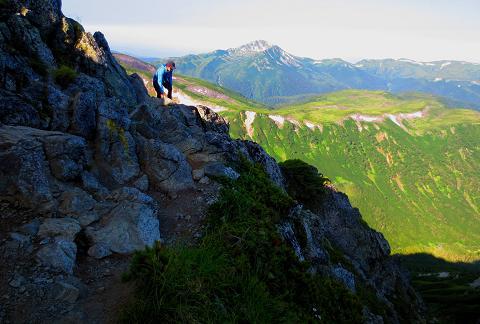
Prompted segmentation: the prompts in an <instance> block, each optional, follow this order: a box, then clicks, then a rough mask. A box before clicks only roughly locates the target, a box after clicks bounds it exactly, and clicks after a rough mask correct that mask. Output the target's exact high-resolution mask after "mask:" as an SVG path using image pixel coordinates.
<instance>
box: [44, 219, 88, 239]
mask: <svg viewBox="0 0 480 324" xmlns="http://www.w3.org/2000/svg"><path fill="white" fill-rule="evenodd" d="M80 230H81V227H80V224H79V222H78V221H77V220H75V219H73V218H47V219H45V220H44V221H43V223H42V224H41V225H40V228H39V231H38V234H37V235H38V236H39V237H40V238H46V237H58V238H62V239H65V240H67V241H73V240H74V239H75V236H76V235H77V234H78V233H79V232H80Z"/></svg>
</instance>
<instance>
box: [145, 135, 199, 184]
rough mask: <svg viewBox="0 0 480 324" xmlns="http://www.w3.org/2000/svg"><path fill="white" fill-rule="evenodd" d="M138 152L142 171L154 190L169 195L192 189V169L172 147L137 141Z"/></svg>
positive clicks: (151, 141) (156, 142)
mask: <svg viewBox="0 0 480 324" xmlns="http://www.w3.org/2000/svg"><path fill="white" fill-rule="evenodd" d="M139 151H140V162H141V165H142V170H143V171H144V172H145V173H146V174H147V175H148V178H149V179H150V184H151V185H152V186H153V187H154V188H157V189H158V190H161V191H163V192H168V193H169V192H178V191H181V190H185V189H189V188H192V187H193V185H194V183H193V179H192V168H191V167H190V165H189V164H188V162H187V160H186V159H185V156H184V155H183V154H182V153H181V152H180V151H179V150H178V149H177V148H176V147H175V146H174V145H171V144H166V143H162V142H161V141H158V140H153V139H151V140H145V139H139Z"/></svg>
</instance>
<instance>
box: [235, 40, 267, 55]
mask: <svg viewBox="0 0 480 324" xmlns="http://www.w3.org/2000/svg"><path fill="white" fill-rule="evenodd" d="M272 47H273V45H272V44H270V43H269V42H267V41H265V40H255V41H253V42H250V43H248V44H245V45H242V46H240V47H237V48H231V49H230V50H229V52H230V53H235V54H254V53H260V52H264V51H266V50H268V49H270V48H272Z"/></svg>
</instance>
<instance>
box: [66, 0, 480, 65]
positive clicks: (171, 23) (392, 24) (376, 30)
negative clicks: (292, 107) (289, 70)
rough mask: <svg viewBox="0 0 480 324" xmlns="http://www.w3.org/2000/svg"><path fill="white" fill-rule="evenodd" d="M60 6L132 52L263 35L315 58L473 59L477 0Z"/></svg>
mask: <svg viewBox="0 0 480 324" xmlns="http://www.w3.org/2000/svg"><path fill="white" fill-rule="evenodd" d="M63 10H64V13H65V14H66V15H67V16H69V17H72V18H74V19H76V20H79V21H80V22H81V23H82V24H83V25H84V26H85V27H86V29H87V30H88V31H92V32H94V31H96V30H100V31H102V32H103V33H104V34H105V35H106V37H107V40H108V41H109V43H110V45H111V47H112V48H113V49H115V50H119V51H126V52H129V53H131V54H135V55H139V56H150V57H158V56H176V55H185V54H189V53H201V52H208V51H211V50H215V49H225V48H230V47H236V46H239V45H242V44H244V43H247V42H249V41H252V40H255V39H265V40H267V41H269V42H271V43H273V44H276V45H279V46H281V47H282V48H284V49H285V50H287V51H289V52H291V53H292V54H295V55H299V56H307V57H312V58H316V59H322V58H332V57H341V58H344V59H347V60H350V61H355V60H358V59H362V58H387V57H391V58H410V59H414V60H419V61H430V60H440V59H456V60H466V61H472V62H480V19H479V18H480V1H479V0H459V1H451V0H450V1H446V0H397V1H393V0H361V1H359V0H336V1H333V0H332V1H325V0H295V1H292V0H264V1H261V0H242V1H239V0H235V1H233V0H210V1H201V0H197V1H195V0H176V1H170V2H167V1H156V0H134V1H132V0H127V1H123V0H121V1H119V0H117V1H114V0H101V1H98V0H63Z"/></svg>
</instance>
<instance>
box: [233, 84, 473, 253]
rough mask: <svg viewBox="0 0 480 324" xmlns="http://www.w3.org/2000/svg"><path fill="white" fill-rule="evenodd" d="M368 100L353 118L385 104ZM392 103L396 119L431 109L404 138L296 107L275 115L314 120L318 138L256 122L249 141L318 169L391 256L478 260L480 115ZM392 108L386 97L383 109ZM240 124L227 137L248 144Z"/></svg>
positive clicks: (389, 125) (238, 119)
mask: <svg viewBox="0 0 480 324" xmlns="http://www.w3.org/2000/svg"><path fill="white" fill-rule="evenodd" d="M343 94H345V93H343ZM343 94H342V93H336V94H334V96H340V98H339V99H340V100H339V102H341V105H342V106H346V107H347V110H346V111H348V112H352V111H354V110H355V104H354V103H352V104H350V105H349V104H348V100H349V99H348V98H345V96H343ZM370 94H371V95H375V96H377V98H375V99H374V100H372V105H371V106H368V105H363V103H362V102H361V101H360V105H359V109H358V110H357V112H358V111H361V112H363V113H365V112H364V111H367V113H366V114H369V115H375V114H380V113H383V112H384V111H385V106H386V105H387V104H381V105H379V103H380V102H379V101H378V100H379V98H378V96H380V97H381V96H383V94H378V93H377V94H372V93H370ZM353 100H355V99H353ZM399 100H401V99H395V100H394V102H393V103H392V104H391V106H390V107H392V110H393V111H395V112H412V111H418V110H419V109H421V108H422V107H426V106H429V107H430V113H429V116H428V117H426V118H423V119H415V120H411V121H404V122H403V123H404V125H405V126H406V127H407V129H409V132H408V133H407V132H406V131H405V130H403V129H402V128H400V127H398V126H397V125H395V124H394V123H393V122H392V121H390V120H387V121H385V122H382V123H377V124H372V123H362V125H363V130H362V131H361V132H360V131H359V130H358V128H357V125H356V124H355V122H354V121H352V120H346V121H344V122H343V123H342V125H339V124H337V123H335V121H339V120H341V119H342V118H343V117H344V116H345V114H346V112H345V110H343V111H334V112H333V113H332V114H329V113H328V112H325V110H324V109H317V113H316V114H315V113H314V112H309V113H308V115H305V113H304V112H303V111H301V109H304V108H303V107H304V106H302V108H301V109H300V111H297V110H296V109H295V107H291V108H288V109H285V110H283V109H282V111H281V114H283V113H284V112H285V111H289V112H290V111H291V112H292V113H291V114H290V116H292V117H293V118H295V119H299V120H302V118H308V120H311V121H316V122H319V121H320V122H322V123H323V132H322V131H320V130H319V129H315V130H314V131H312V130H310V129H308V128H307V127H305V126H303V127H300V128H298V127H294V126H293V125H292V124H290V123H286V124H285V125H284V126H283V128H280V127H278V126H277V125H276V124H275V123H274V122H273V121H272V120H270V119H269V118H267V117H262V116H261V115H260V116H257V118H256V119H255V121H254V123H253V128H254V133H253V138H252V139H253V140H255V141H256V142H258V143H260V144H261V145H262V146H263V147H264V148H265V149H266V150H267V151H268V152H269V153H270V154H272V155H273V156H274V157H276V158H277V159H279V160H285V159H287V158H288V159H291V158H300V159H303V160H305V161H307V162H308V163H311V164H313V165H315V166H316V167H318V168H319V170H322V172H324V173H325V174H326V175H327V176H329V177H330V178H331V179H332V180H333V181H334V183H335V184H336V186H337V187H338V188H339V189H340V190H342V191H345V192H347V193H348V195H349V196H350V198H351V200H352V202H353V204H354V205H355V206H357V207H359V208H360V210H361V212H362V214H363V215H364V218H365V219H366V220H367V222H368V223H369V224H370V225H371V226H373V227H374V228H376V229H378V230H380V231H381V232H383V233H384V234H385V236H386V237H387V239H388V240H389V242H390V244H391V245H392V247H393V251H394V252H401V253H412V252H420V251H424V252H429V253H433V254H434V255H437V256H443V257H446V258H448V259H451V260H457V259H464V258H471V257H476V258H479V257H480V243H479V242H480V222H479V220H480V177H479V171H478V170H479V167H480V165H479V164H480V143H479V141H478V138H479V136H480V114H478V113H476V112H473V111H470V110H447V109H446V108H443V107H442V106H441V104H440V103H438V102H435V101H431V99H430V100H429V99H425V98H423V99H420V100H419V101H418V100H414V101H407V102H405V103H404V105H402V103H401V102H399ZM391 101H392V99H391V98H390V97H389V96H387V98H386V102H387V103H388V105H390V103H391ZM328 105H331V103H329V104H328ZM337 105H339V104H337ZM403 107H405V109H403ZM307 109H310V107H307ZM329 109H330V108H329ZM305 116H308V117H305ZM244 118H245V117H244V116H243V115H237V116H232V115H230V122H231V124H232V135H233V136H236V137H243V138H248V136H247V135H246V132H245V128H244V127H243V121H244Z"/></svg>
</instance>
